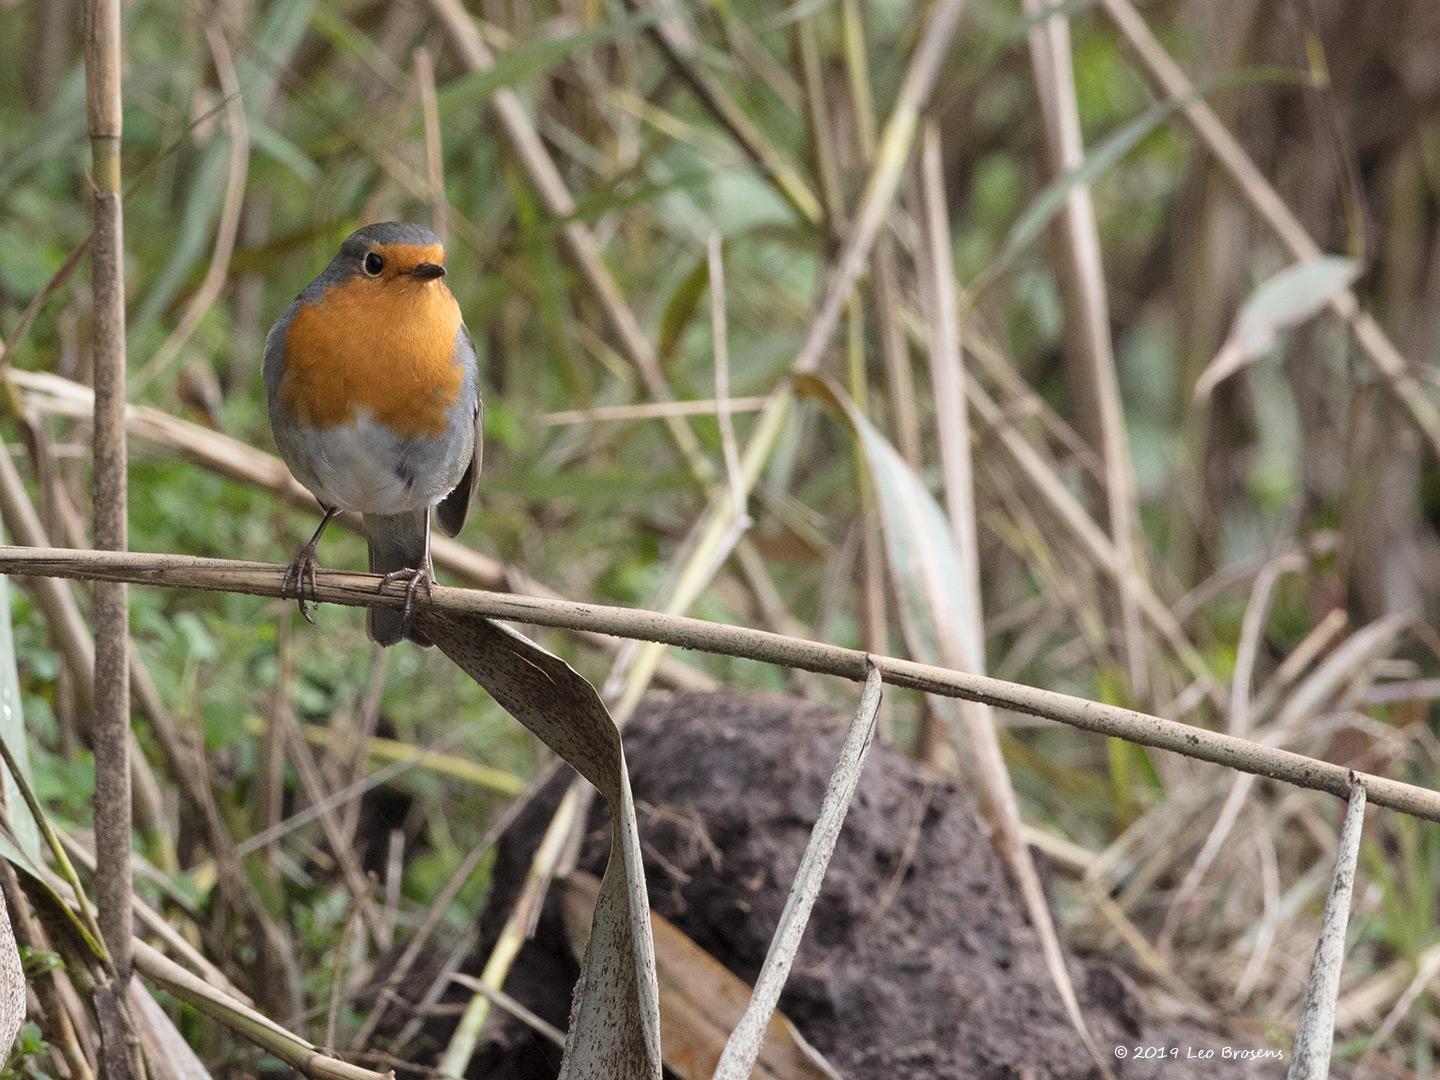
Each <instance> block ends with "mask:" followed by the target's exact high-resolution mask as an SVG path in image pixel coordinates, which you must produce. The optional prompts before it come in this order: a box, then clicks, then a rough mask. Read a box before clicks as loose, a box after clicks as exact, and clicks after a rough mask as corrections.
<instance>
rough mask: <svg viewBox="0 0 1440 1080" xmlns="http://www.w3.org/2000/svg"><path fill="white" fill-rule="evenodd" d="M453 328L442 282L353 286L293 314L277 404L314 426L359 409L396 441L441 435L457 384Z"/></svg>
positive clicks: (455, 319) (454, 318)
mask: <svg viewBox="0 0 1440 1080" xmlns="http://www.w3.org/2000/svg"><path fill="white" fill-rule="evenodd" d="M459 329H460V305H459V304H457V303H456V302H455V297H454V296H452V295H451V293H450V290H449V289H447V288H446V287H445V285H444V284H443V283H442V282H440V281H430V282H421V281H410V280H390V281H382V280H375V279H369V278H362V277H356V278H352V279H351V280H350V281H348V282H346V283H345V284H343V285H336V286H333V287H332V288H330V289H328V290H326V292H325V293H324V295H322V296H321V298H320V300H319V301H318V302H317V303H314V304H306V305H304V306H302V307H301V308H300V309H299V310H298V311H296V312H295V317H294V318H293V319H291V321H290V328H289V330H288V331H287V333H286V335H285V373H284V375H283V376H282V378H281V380H280V399H281V400H282V401H283V402H284V403H285V404H286V405H287V406H288V407H289V408H290V410H291V412H293V413H294V414H295V416H296V417H297V418H298V419H299V420H300V421H301V422H302V423H305V424H309V425H310V426H312V427H321V428H326V427H335V426H337V425H339V424H346V423H350V422H351V421H353V420H354V419H355V418H356V415H357V414H358V413H359V412H360V411H361V410H364V411H367V412H369V413H370V414H371V416H372V417H373V418H374V419H376V420H378V421H380V422H381V423H384V424H386V425H387V426H388V427H389V428H390V429H391V430H392V431H395V432H396V433H397V434H401V435H408V436H418V435H428V436H436V435H440V434H441V433H443V432H444V430H445V424H446V420H447V417H446V410H447V409H449V408H450V407H451V406H452V405H454V404H455V402H456V400H457V399H458V398H459V396H460V389H461V386H462V385H463V383H464V377H465V373H464V370H463V369H462V367H461V366H460V364H459V363H458V362H457V361H456V359H455V335H456V333H457V332H458V331H459Z"/></svg>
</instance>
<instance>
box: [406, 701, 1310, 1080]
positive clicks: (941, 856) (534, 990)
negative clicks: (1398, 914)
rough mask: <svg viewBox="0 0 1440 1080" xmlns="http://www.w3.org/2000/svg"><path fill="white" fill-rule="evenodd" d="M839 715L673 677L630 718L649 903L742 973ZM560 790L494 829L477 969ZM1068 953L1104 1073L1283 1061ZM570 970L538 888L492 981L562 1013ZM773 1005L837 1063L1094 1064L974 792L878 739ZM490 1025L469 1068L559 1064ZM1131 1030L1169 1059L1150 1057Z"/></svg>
mask: <svg viewBox="0 0 1440 1080" xmlns="http://www.w3.org/2000/svg"><path fill="white" fill-rule="evenodd" d="M844 725H845V718H844V717H840V716H837V715H835V714H834V713H833V712H831V711H829V710H826V709H822V708H817V707H814V706H811V705H808V704H806V703H804V702H801V701H797V700H795V699H792V698H786V697H781V696H770V695H738V694H733V693H718V694H676V695H670V696H663V697H662V696H654V697H652V698H650V699H649V700H647V702H646V704H645V705H644V706H643V707H642V709H641V710H640V712H639V714H638V715H637V716H636V718H635V720H634V722H633V723H632V725H631V727H630V730H629V731H628V732H627V734H626V738H625V746H626V753H627V756H628V758H629V764H630V775H631V780H632V782H633V785H634V789H635V798H636V802H637V805H638V807H639V810H640V834H641V838H642V841H643V844H644V847H645V849H646V855H645V858H646V875H647V880H648V883H649V888H650V901H651V904H652V906H653V907H654V908H655V910H657V911H659V912H661V913H662V914H664V915H665V916H666V917H667V918H669V919H670V920H671V921H673V922H674V923H675V924H676V925H678V926H679V927H680V928H681V929H682V930H684V931H685V932H686V933H687V934H689V935H690V937H691V938H693V939H694V940H695V942H696V943H697V944H699V945H700V946H701V947H703V948H705V949H707V950H708V951H709V952H711V953H712V954H713V955H714V956H716V957H717V958H718V959H719V960H720V961H721V962H722V963H724V964H726V965H727V966H728V967H729V968H730V969H731V970H732V971H734V972H735V973H736V974H737V975H739V976H740V977H741V978H743V979H745V980H747V981H753V979H754V978H755V976H756V974H757V973H758V971H759V969H760V965H761V963H762V961H763V960H764V957H765V952H766V949H767V947H768V946H769V942H770V935H771V933H772V932H773V930H774V927H775V925H776V922H777V921H778V919H779V916H780V911H781V908H782V907H783V905H784V903H785V897H786V894H787V892H788V890H789V886H790V881H791V878H792V876H793V875H794V873H795V870H796V867H797V865H798V863H799V860H800V855H801V853H802V851H803V850H804V847H805V843H806V841H807V839H808V837H809V832H810V827H811V825H812V823H813V821H814V817H815V813H816V811H817V810H818V808H819V806H820V800H821V797H822V794H823V792H824V788H825V783H826V780H827V778H828V776H829V772H830V770H831V768H832V767H833V765H834V762H835V756H836V754H837V753H838V750H839V743H840V739H841V737H842V733H843V730H844ZM565 779H568V777H566V778H562V780H565ZM562 789H563V783H558V782H557V783H555V784H552V785H551V787H550V789H548V790H546V791H545V792H543V793H542V795H541V796H539V797H538V798H537V799H536V800H535V803H534V805H532V806H531V807H530V808H528V809H527V811H526V812H525V813H524V815H523V816H522V817H521V818H520V819H519V820H518V821H517V822H516V823H515V825H514V826H513V827H512V829H511V830H510V832H509V833H508V834H507V835H506V837H505V838H504V840H503V841H502V843H501V846H500V850H499V853H498V858H497V863H496V866H495V868H494V879H493V880H494V892H493V896H492V900H491V903H490V906H489V907H488V908H487V910H486V912H485V914H484V916H482V920H481V938H482V942H481V952H480V954H479V955H478V956H477V957H476V959H475V961H474V965H473V966H476V967H478V965H479V963H480V962H481V961H482V958H483V956H484V955H486V954H487V953H488V950H489V947H490V946H491V945H492V944H493V942H494V940H495V938H496V936H497V934H498V932H499V928H500V925H501V924H502V923H503V921H504V917H505V914H506V912H508V911H509V910H510V907H511V904H512V902H513V900H514V898H515V896H516V894H517V892H518V890H519V887H520V883H521V881H522V880H523V877H524V874H525V870H526V868H527V866H528V865H529V862H530V857H531V854H532V853H533V852H534V850H535V847H536V845H537V844H538V842H539V840H540V837H541V835H542V833H543V830H544V826H545V823H546V822H547V821H548V819H549V816H550V813H551V811H552V809H553V807H554V805H555V803H556V802H557V801H558V798H559V794H560V792H561V790H562ZM602 814H603V810H598V811H597V813H596V815H595V816H594V818H593V819H592V822H591V824H592V826H593V831H592V833H591V835H590V837H589V839H588V840H587V842H586V844H585V848H584V852H583V856H582V859H581V865H582V866H583V867H584V868H586V869H588V870H590V871H591V872H593V873H597V874H598V873H600V872H601V871H602V869H603V867H604V862H605V858H606V855H607V849H608V843H609V839H608V838H609V829H608V826H607V825H606V824H605V823H604V821H603V819H602V816H601V815H602ZM1070 966H1071V972H1072V975H1073V978H1074V981H1075V984H1076V987H1077V989H1078V992H1079V994H1080V998H1081V1002H1082V1005H1083V1007H1084V1010H1085V1013H1086V1016H1087V1018H1088V1021H1089V1023H1090V1025H1091V1030H1092V1032H1093V1033H1094V1035H1095V1038H1096V1039H1097V1040H1098V1041H1099V1043H1100V1045H1101V1050H1102V1052H1103V1053H1104V1054H1107V1055H1112V1054H1113V1055H1114V1057H1113V1058H1112V1061H1113V1065H1114V1068H1115V1072H1116V1074H1117V1076H1118V1077H1120V1078H1121V1080H1138V1078H1149V1077H1155V1078H1159V1077H1163V1078H1164V1080H1189V1078H1191V1077H1194V1078H1196V1080H1199V1078H1201V1077H1204V1078H1205V1080H1229V1078H1232V1077H1233V1078H1241V1077H1246V1078H1248V1077H1262V1076H1280V1075H1283V1074H1284V1071H1285V1065H1284V1063H1283V1062H1282V1061H1280V1060H1278V1058H1275V1057H1271V1058H1269V1059H1268V1060H1264V1059H1261V1060H1254V1059H1251V1060H1243V1059H1237V1058H1236V1057H1234V1056H1227V1053H1228V1054H1230V1055H1233V1054H1234V1053H1236V1052H1237V1051H1238V1052H1241V1053H1246V1052H1249V1053H1253V1052H1255V1051H1260V1052H1261V1053H1272V1054H1273V1050H1272V1049H1271V1048H1268V1047H1266V1046H1265V1045H1264V1044H1262V1043H1259V1042H1258V1041H1255V1040H1253V1039H1244V1038H1240V1039H1235V1038H1228V1037H1226V1036H1224V1035H1221V1034H1217V1033H1216V1032H1214V1031H1212V1030H1208V1029H1206V1028H1205V1027H1203V1026H1201V1025H1199V1024H1190V1023H1185V1022H1179V1023H1177V1022H1173V1021H1169V1020H1162V1019H1159V1018H1158V1017H1157V1016H1156V1015H1154V1014H1153V1013H1152V1012H1151V1011H1150V1010H1148V1009H1147V1008H1146V1006H1145V1004H1144V1003H1143V1002H1142V1000H1141V997H1140V995H1139V993H1138V992H1137V990H1136V988H1135V987H1134V985H1133V984H1132V983H1131V981H1130V980H1129V979H1128V978H1127V977H1126V976H1125V975H1124V974H1123V973H1122V972H1121V971H1120V970H1119V969H1118V968H1117V967H1115V966H1114V965H1112V964H1109V963H1106V962H1104V961H1099V960H1095V959H1093V958H1087V959H1085V960H1079V959H1075V958H1072V959H1071V962H1070ZM577 971H578V968H577V965H576V962H575V960H574V958H573V956H572V955H571V952H570V948H569V946H568V943H567V941H566V939H565V935H564V930H563V925H562V921H561V915H560V912H559V908H558V905H557V904H556V903H555V902H554V901H553V900H552V901H551V902H549V903H547V905H546V908H545V911H544V913H543V915H542V917H541V919H540V922H539V925H538V927H537V931H536V934H535V937H534V939H533V940H532V941H530V942H529V943H528V944H527V945H526V946H525V948H524V950H523V951H522V953H521V955H520V957H519V960H518V962H517V963H516V965H515V968H514V970H513V972H512V974H511V977H510V980H509V982H508V983H507V984H506V990H507V992H509V993H510V994H512V995H514V996H515V997H517V998H519V999H520V1000H521V1001H522V1002H523V1003H525V1004H526V1005H528V1006H529V1007H530V1008H531V1009H533V1010H534V1011H535V1012H537V1013H539V1014H540V1015H541V1016H543V1017H545V1018H546V1019H548V1020H549V1021H550V1022H552V1023H554V1024H556V1025H557V1026H560V1027H562V1028H563V1026H564V1025H565V1023H566V1021H567V1019H568V1016H569V1000H570V990H571V987H572V985H573V983H574V980H575V977H576V974H577ZM780 1005H781V1008H782V1009H783V1011H784V1012H785V1013H786V1014H787V1015H788V1016H789V1017H790V1019H791V1020H793V1021H794V1022H795V1023H796V1025H797V1026H798V1027H799V1028H800V1030H801V1031H802V1032H803V1033H804V1035H805V1036H806V1037H807V1038H808V1039H809V1041H810V1042H811V1043H813V1044H814V1045H815V1046H816V1047H818V1048H819V1049H820V1050H821V1051H822V1052H823V1053H824V1054H825V1055H826V1057H827V1058H828V1059H829V1060H830V1062H831V1063H832V1064H833V1065H835V1067H836V1068H837V1069H839V1070H840V1072H841V1073H842V1074H844V1075H845V1076H846V1077H848V1078H851V1080H868V1078H874V1080H935V1078H944V1080H949V1078H957V1080H958V1078H972V1080H1088V1078H1090V1077H1094V1076H1096V1075H1098V1074H1097V1071H1096V1070H1095V1068H1094V1066H1093V1064H1092V1063H1091V1062H1090V1060H1089V1058H1088V1057H1087V1055H1086V1053H1085V1051H1084V1049H1083V1048H1082V1047H1081V1045H1080V1043H1079V1040H1078V1039H1077V1038H1076V1036H1075V1034H1074V1032H1073V1031H1072V1029H1071V1027H1070V1025H1069V1023H1068V1022H1067V1021H1066V1018H1065V1014H1064V1010H1063V1007H1062V1005H1061V1003H1060V999H1059V996H1058V994H1057V993H1056V991H1055V989H1054V987H1053V986H1052V984H1051V981H1050V978H1049V976H1048V975H1047V974H1046V970H1045V965H1044V961H1043V959H1042V957H1041V952H1040V947H1039V944H1038V942H1037V939H1036V936H1035V934H1034V932H1033V930H1032V929H1031V928H1030V925H1029V924H1028V922H1027V921H1026V919H1025V916H1024V913H1023V911H1022V909H1021V907H1020V904H1019V901H1018V900H1017V898H1016V897H1015V895H1014V891H1013V890H1012V889H1011V887H1010V885H1009V882H1008V880H1007V878H1006V875H1005V872H1004V870H1003V868H1002V866H1001V864H1000V862H999V860H998V859H997V857H996V855H995V853H994V850H993V848H992V846H991V844H990V841H989V839H988V837H987V835H986V830H985V828H984V826H983V824H982V822H981V820H980V819H979V817H978V815H977V813H976V810H975V807H974V805H973V803H972V801H971V798H970V795H969V794H968V793H967V792H965V791H964V790H961V789H960V788H959V787H957V786H956V785H953V784H951V783H948V782H945V781H944V780H942V779H940V778H939V777H937V776H935V775H934V774H932V773H930V772H929V771H928V770H926V769H924V768H923V767H921V766H919V765H917V764H916V763H915V762H913V761H911V760H909V759H907V758H905V757H904V756H902V755H901V754H899V753H896V752H894V751H891V750H889V749H887V748H886V747H883V746H876V747H875V748H874V750H873V751H872V753H871V756H870V759H869V761H868V763H867V764H866V768H865V775H864V777H863V779H862V781H861V784H860V790H859V793H858V795H857V797H856V799H855V801H854V803H853V805H852V806H851V809H850V813H849V816H848V817H847V818H846V821H845V828H844V831H843V832H842V833H841V836H840V841H839V845H838V847H837V849H836V851H835V856H834V859H833V860H832V862H831V865H830V870H829V873H828V875H827V877H826V881H825V886H824V889H823V891H822V893H821V895H820V898H819V901H818V902H817V904H816V906H815V910H814V913H813V915H812V917H811V920H810V924H809V928H808V930H807V932H806V937H805V942H804V945H803V946H802V948H801V950H800V954H799V956H798V957H797V960H796V964H795V967H794V971H793V974H792V976H791V978H790V981H789V984H788V987H787V989H786V992H785V995H784V997H783V998H782V999H781V1003H780ZM433 1034H435V1035H436V1036H437V1037H439V1038H442V1039H443V1038H444V1037H445V1033H444V1032H443V1031H434V1032H433ZM488 1036H489V1037H488V1039H487V1040H486V1042H485V1044H484V1047H483V1050H482V1052H481V1053H480V1054H479V1055H477V1059H476V1062H475V1067H474V1068H473V1069H472V1072H471V1075H472V1076H477V1077H478V1076H484V1077H487V1078H492V1080H495V1078H498V1080H541V1078H544V1080H549V1078H551V1077H554V1076H555V1075H556V1071H557V1068H558V1064H559V1051H558V1050H557V1049H556V1048H555V1047H554V1046H553V1045H551V1044H548V1043H545V1042H543V1041H542V1040H540V1039H539V1038H538V1037H537V1036H535V1035H534V1034H532V1033H531V1032H529V1031H528V1030H526V1029H524V1028H522V1027H520V1025H518V1023H516V1022H514V1021H512V1020H509V1019H508V1018H505V1017H497V1018H496V1019H495V1020H494V1022H492V1026H491V1030H490V1031H489V1032H488ZM1118 1048H1123V1049H1124V1051H1125V1055H1126V1056H1124V1057H1123V1058H1122V1057H1121V1056H1120V1053H1119V1049H1118ZM1146 1048H1163V1051H1164V1053H1165V1054H1166V1056H1165V1058H1164V1059H1163V1060H1156V1059H1154V1058H1153V1057H1152V1058H1146V1057H1145V1056H1144V1055H1145V1054H1146V1053H1147V1050H1146ZM1148 1052H1149V1053H1154V1052H1155V1051H1154V1050H1153V1049H1152V1050H1149V1051H1148ZM1172 1052H1173V1056H1172Z"/></svg>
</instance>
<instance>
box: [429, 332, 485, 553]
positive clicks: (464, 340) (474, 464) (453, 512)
mask: <svg viewBox="0 0 1440 1080" xmlns="http://www.w3.org/2000/svg"><path fill="white" fill-rule="evenodd" d="M455 344H456V347H457V348H465V349H468V350H469V351H470V363H471V364H472V365H475V366H476V367H477V369H478V361H477V359H476V356H475V343H474V342H473V341H472V340H470V331H469V330H468V329H466V327H465V324H464V323H461V324H460V337H459V338H458V339H457V340H456V343H455ZM474 424H475V447H474V449H473V450H472V451H471V454H470V464H469V465H468V466H466V468H465V475H464V476H462V477H460V483H459V484H457V485H456V487H455V490H454V491H452V492H450V494H449V495H446V496H445V498H443V499H441V500H440V505H439V506H438V507H436V510H435V520H436V521H438V522H439V523H440V528H441V529H443V530H444V532H445V535H446V536H454V535H455V534H456V533H458V532H459V531H460V529H461V528H462V527H463V526H464V524H465V518H466V515H468V514H469V513H470V498H471V496H472V495H473V494H474V492H475V485H476V483H477V482H478V481H479V479H480V463H481V461H482V460H483V458H484V455H485V402H484V400H483V399H482V398H481V396H480V372H479V371H478V370H476V372H475V414H474Z"/></svg>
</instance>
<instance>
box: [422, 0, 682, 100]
mask: <svg viewBox="0 0 1440 1080" xmlns="http://www.w3.org/2000/svg"><path fill="white" fill-rule="evenodd" d="M662 14H664V13H663V12H660V11H646V12H642V13H640V14H637V15H631V16H629V17H628V18H624V19H616V20H615V21H613V22H606V23H604V24H602V25H599V26H595V27H593V28H590V29H587V30H580V31H577V32H576V33H574V34H566V35H565V36H564V37H557V38H550V39H545V40H541V41H529V42H525V43H524V44H521V45H516V46H514V47H513V48H510V49H507V50H505V51H504V52H503V53H501V54H499V55H498V56H497V57H496V58H495V65H494V67H491V68H490V69H488V70H486V71H476V72H472V73H471V74H469V75H465V76H463V77H461V78H459V79H455V80H453V81H451V82H449V83H447V84H446V85H445V86H444V87H442V88H441V89H440V90H439V91H437V92H436V95H435V99H436V102H437V104H438V105H439V108H440V116H441V118H442V119H443V118H445V117H446V116H448V115H450V114H451V113H452V112H454V111H455V110H457V109H466V110H470V109H474V108H476V107H478V106H479V105H481V104H483V103H484V101H485V99H486V98H488V97H489V96H490V95H491V94H493V93H495V91H496V90H500V89H502V88H504V87H509V86H517V85H519V84H520V83H524V82H528V81H529V80H531V79H534V78H536V77H538V76H540V75H543V74H545V72H547V71H549V70H550V69H551V68H553V67H555V66H556V65H557V64H562V63H564V62H565V61H566V60H569V59H570V58H571V57H572V56H574V55H575V54H576V53H580V52H584V51H585V50H586V49H592V48H594V47H595V46H597V45H605V44H608V43H609V42H612V41H618V40H620V39H621V38H626V37H629V36H630V35H631V34H633V33H635V32H636V31H638V30H643V29H644V28H645V27H647V26H650V25H651V24H652V23H654V22H656V21H657V20H659V18H660V17H661V15H662Z"/></svg>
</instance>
